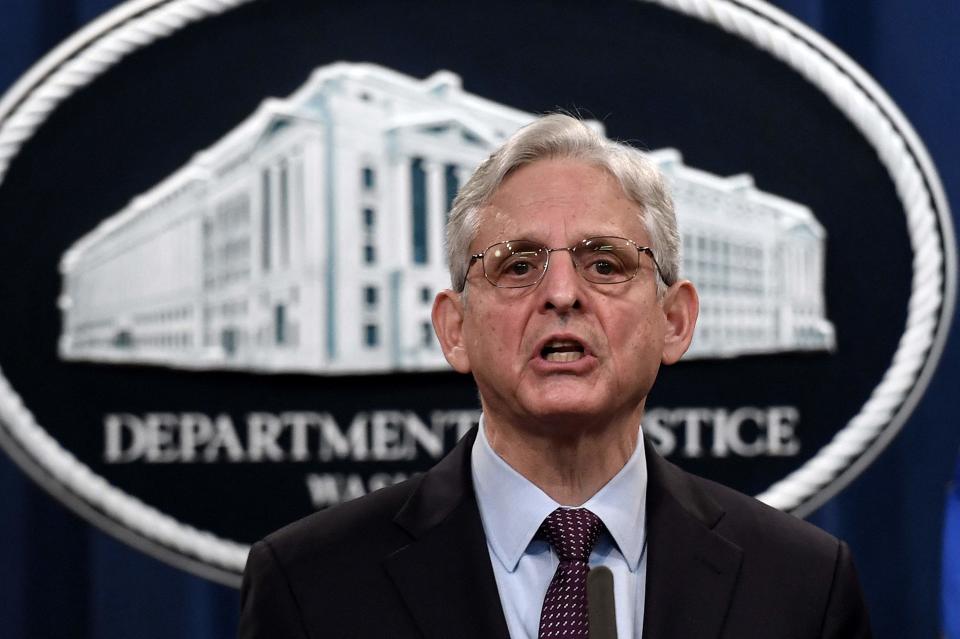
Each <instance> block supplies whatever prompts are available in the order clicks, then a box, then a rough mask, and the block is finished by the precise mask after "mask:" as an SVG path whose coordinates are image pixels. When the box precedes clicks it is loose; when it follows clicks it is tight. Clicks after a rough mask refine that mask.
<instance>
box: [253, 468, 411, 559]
mask: <svg viewBox="0 0 960 639" xmlns="http://www.w3.org/2000/svg"><path fill="white" fill-rule="evenodd" d="M419 482H420V477H415V478H413V479H408V480H407V481H404V482H401V483H399V484H395V485H393V486H388V487H386V488H382V489H380V490H377V491H375V492H373V493H370V494H368V495H365V496H363V497H359V498H357V499H353V500H351V501H348V502H344V503H342V504H339V505H337V506H332V507H330V508H327V509H325V510H321V511H318V512H315V513H312V514H310V515H307V516H306V517H304V518H302V519H300V520H298V521H295V522H293V523H291V524H288V525H286V526H284V527H283V528H280V529H279V530H277V531H275V532H273V533H271V534H269V535H267V536H266V537H265V538H264V540H263V542H262V543H263V544H265V545H267V546H269V547H270V548H271V549H272V550H273V553H274V554H275V555H276V557H277V559H278V560H279V561H281V562H282V563H284V564H286V563H287V562H296V563H299V562H303V561H307V560H309V559H310V558H311V557H312V556H313V555H317V554H324V553H326V552H329V551H330V550H331V549H335V550H336V551H337V552H340V553H342V552H343V551H344V550H348V549H350V548H358V549H361V548H366V549H368V550H370V551H373V550H374V549H376V547H378V546H384V545H387V546H390V545H396V544H402V543H406V542H408V541H409V537H408V536H407V535H406V534H405V533H404V532H403V530H402V529H401V528H400V527H398V526H397V525H396V524H394V523H393V519H394V517H396V515H397V513H398V512H399V511H400V509H401V508H402V506H403V504H404V503H405V502H406V501H407V499H409V497H410V495H411V493H413V491H414V490H415V489H416V487H417V485H418V484H419Z"/></svg>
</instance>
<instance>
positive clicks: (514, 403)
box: [445, 159, 695, 428]
mask: <svg viewBox="0 0 960 639" xmlns="http://www.w3.org/2000/svg"><path fill="white" fill-rule="evenodd" d="M640 214H641V212H640V210H639V207H638V206H637V205H636V204H634V203H633V202H631V201H630V200H629V199H627V197H626V196H625V195H624V193H623V191H622V189H621V188H620V185H619V183H618V182H617V181H616V179H615V178H613V177H612V176H611V175H610V174H609V173H607V172H606V171H604V170H602V169H599V168H595V167H593V166H590V165H587V164H584V163H582V162H578V161H575V160H568V159H557V160H541V161H538V162H535V163H533V164H530V165H527V166H524V167H522V168H520V169H518V170H517V171H515V172H514V173H513V174H511V175H510V176H509V177H508V178H507V179H506V180H505V181H504V182H503V184H502V185H501V187H500V188H499V190H498V191H497V192H496V194H495V196H494V197H493V199H492V201H491V202H490V203H489V204H488V205H487V206H486V207H484V209H483V210H482V211H481V218H480V229H479V232H478V234H477V237H476V238H475V240H474V242H473V243H472V244H471V247H470V248H471V253H479V252H481V251H484V250H485V249H486V248H487V247H488V246H490V245H491V244H494V243H496V242H501V241H506V240H517V239H525V240H531V241H534V242H538V243H540V244H542V245H544V246H547V247H551V248H557V247H566V246H572V245H574V244H576V243H578V242H579V241H581V240H583V239H584V238H588V237H594V236H600V235H606V236H618V237H624V238H628V239H630V240H633V241H634V242H636V243H637V244H639V245H641V246H648V245H649V243H650V239H649V237H648V235H647V232H646V230H645V227H644V224H643V222H642V220H641V215H640ZM654 248H655V247H654ZM640 262H641V268H640V272H639V273H638V274H637V276H636V277H635V278H634V279H633V280H631V281H628V282H624V283H620V284H606V285H603V284H599V285H598V284H591V283H589V282H587V281H586V280H584V279H583V278H582V277H581V276H580V275H579V274H578V273H577V272H576V270H575V268H574V266H573V262H572V259H571V255H570V254H569V253H567V252H565V251H557V252H554V253H552V254H551V256H550V265H549V268H548V269H547V272H546V274H545V276H544V277H543V279H542V280H541V281H540V283H539V284H538V285H536V286H533V287H529V288H523V289H503V288H496V287H494V286H492V285H490V284H489V283H488V282H487V281H486V280H485V279H484V275H483V269H482V267H481V264H480V263H479V261H478V263H476V264H474V265H472V266H471V268H470V271H469V275H468V280H467V287H468V297H469V301H468V302H467V303H466V304H465V305H463V306H460V300H457V301H456V304H457V305H458V306H457V307H458V308H459V312H460V313H461V314H462V316H461V320H462V323H461V324H460V331H461V332H460V334H459V335H458V336H457V340H455V341H456V342H457V344H458V346H456V347H455V348H453V349H446V352H447V354H448V359H450V361H451V363H452V364H453V365H454V367H455V368H457V369H458V370H461V371H462V372H466V371H471V372H472V373H473V375H474V377H475V379H476V382H477V385H478V387H479V390H480V395H481V398H482V402H483V408H484V411H485V413H486V414H487V415H488V418H490V419H495V420H497V421H499V422H501V423H504V422H506V423H510V424H515V425H520V424H529V425H530V427H532V428H536V427H537V426H538V425H539V426H541V427H542V426H549V427H550V428H554V427H557V426H559V425H560V424H561V423H564V422H567V423H569V424H571V425H575V424H576V425H577V427H579V428H583V427H584V425H585V420H588V422H589V423H595V424H597V425H598V426H599V425H600V424H604V423H608V422H610V421H611V420H615V419H626V420H631V419H635V421H633V424H634V426H635V425H637V424H638V423H639V419H640V415H641V413H642V409H643V403H644V401H645V399H646V396H647V393H648V392H649V390H650V388H651V386H652V385H653V382H654V379H655V378H656V375H657V370H658V368H659V365H660V362H661V360H664V361H671V360H672V359H673V358H672V356H667V355H665V336H666V335H667V334H668V333H669V332H670V330H671V326H670V322H669V321H668V319H667V315H666V313H665V311H664V308H663V306H662V303H661V301H659V300H658V299H657V281H656V277H657V275H656V269H655V267H654V264H653V262H652V261H651V260H650V259H649V258H648V257H647V256H645V255H642V256H641V260H640ZM670 296H671V293H670V292H668V294H667V297H668V298H669V297H670ZM694 313H695V311H694ZM445 348H446V345H445ZM677 357H679V355H677Z"/></svg>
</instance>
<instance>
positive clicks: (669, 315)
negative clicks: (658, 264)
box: [661, 280, 700, 364]
mask: <svg viewBox="0 0 960 639" xmlns="http://www.w3.org/2000/svg"><path fill="white" fill-rule="evenodd" d="M661 304H662V307H663V316H664V320H665V321H666V328H667V330H666V333H665V334H664V339H663V356H662V358H661V361H662V362H663V363H664V364H673V363H676V362H677V361H679V360H680V358H681V357H682V356H683V354H684V353H686V352H687V349H688V348H690V342H691V341H693V328H694V326H696V324H697V315H699V313H700V298H699V296H698V295H697V289H696V288H694V286H693V284H691V283H690V281H689V280H682V281H680V282H676V283H675V284H673V286H671V287H670V288H669V289H667V292H666V293H665V294H664V296H663V301H662V302H661Z"/></svg>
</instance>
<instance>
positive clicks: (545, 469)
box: [484, 409, 642, 506]
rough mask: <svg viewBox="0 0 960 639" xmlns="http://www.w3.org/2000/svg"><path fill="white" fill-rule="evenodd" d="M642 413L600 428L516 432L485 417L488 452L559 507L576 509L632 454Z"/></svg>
mask: <svg viewBox="0 0 960 639" xmlns="http://www.w3.org/2000/svg"><path fill="white" fill-rule="evenodd" d="M641 414H642V409H641V410H639V411H637V412H636V414H633V413H631V415H629V416H627V417H625V418H624V419H623V420H618V421H619V423H611V424H607V425H606V427H604V428H598V427H593V428H584V427H583V420H580V423H579V424H578V427H576V428H574V427H569V428H567V427H563V426H562V425H558V424H556V423H553V424H551V425H550V427H548V428H531V427H530V426H529V425H527V426H526V427H524V428H516V427H514V426H511V425H510V424H508V423H505V422H502V421H499V420H497V419H496V418H495V417H492V416H490V415H488V414H487V413H484V432H485V434H486V436H487V440H488V441H489V442H490V447H491V448H492V449H493V450H494V451H495V452H496V453H497V454H498V455H499V456H500V457H501V458H503V460H504V461H506V462H507V463H508V464H509V465H510V466H511V467H512V468H513V469H514V470H516V471H517V472H519V473H520V474H521V475H523V476H524V477H526V478H527V479H528V480H530V481H531V482H533V483H534V484H535V485H536V486H537V487H538V488H540V490H542V491H543V492H545V493H546V494H547V495H549V496H550V498H551V499H553V500H554V501H556V502H557V503H559V504H560V505H562V506H580V505H582V504H583V503H584V502H586V501H587V500H589V499H590V498H591V497H593V496H594V495H595V494H596V493H597V491H599V490H600V489H601V488H603V486H604V485H605V484H606V483H607V482H608V481H610V480H611V479H612V478H613V476H614V475H616V474H617V473H618V472H620V469H622V468H623V466H624V465H625V464H626V463H627V461H628V460H629V459H630V456H631V455H632V454H633V451H634V450H636V447H637V440H638V435H639V430H640V416H641Z"/></svg>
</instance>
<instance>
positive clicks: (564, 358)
mask: <svg viewBox="0 0 960 639" xmlns="http://www.w3.org/2000/svg"><path fill="white" fill-rule="evenodd" d="M581 357H583V353H581V352H579V351H558V352H555V353H547V354H546V355H545V356H544V359H545V360H547V361H548V362H560V363H564V362H575V361H577V360H578V359H580V358H581Z"/></svg>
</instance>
